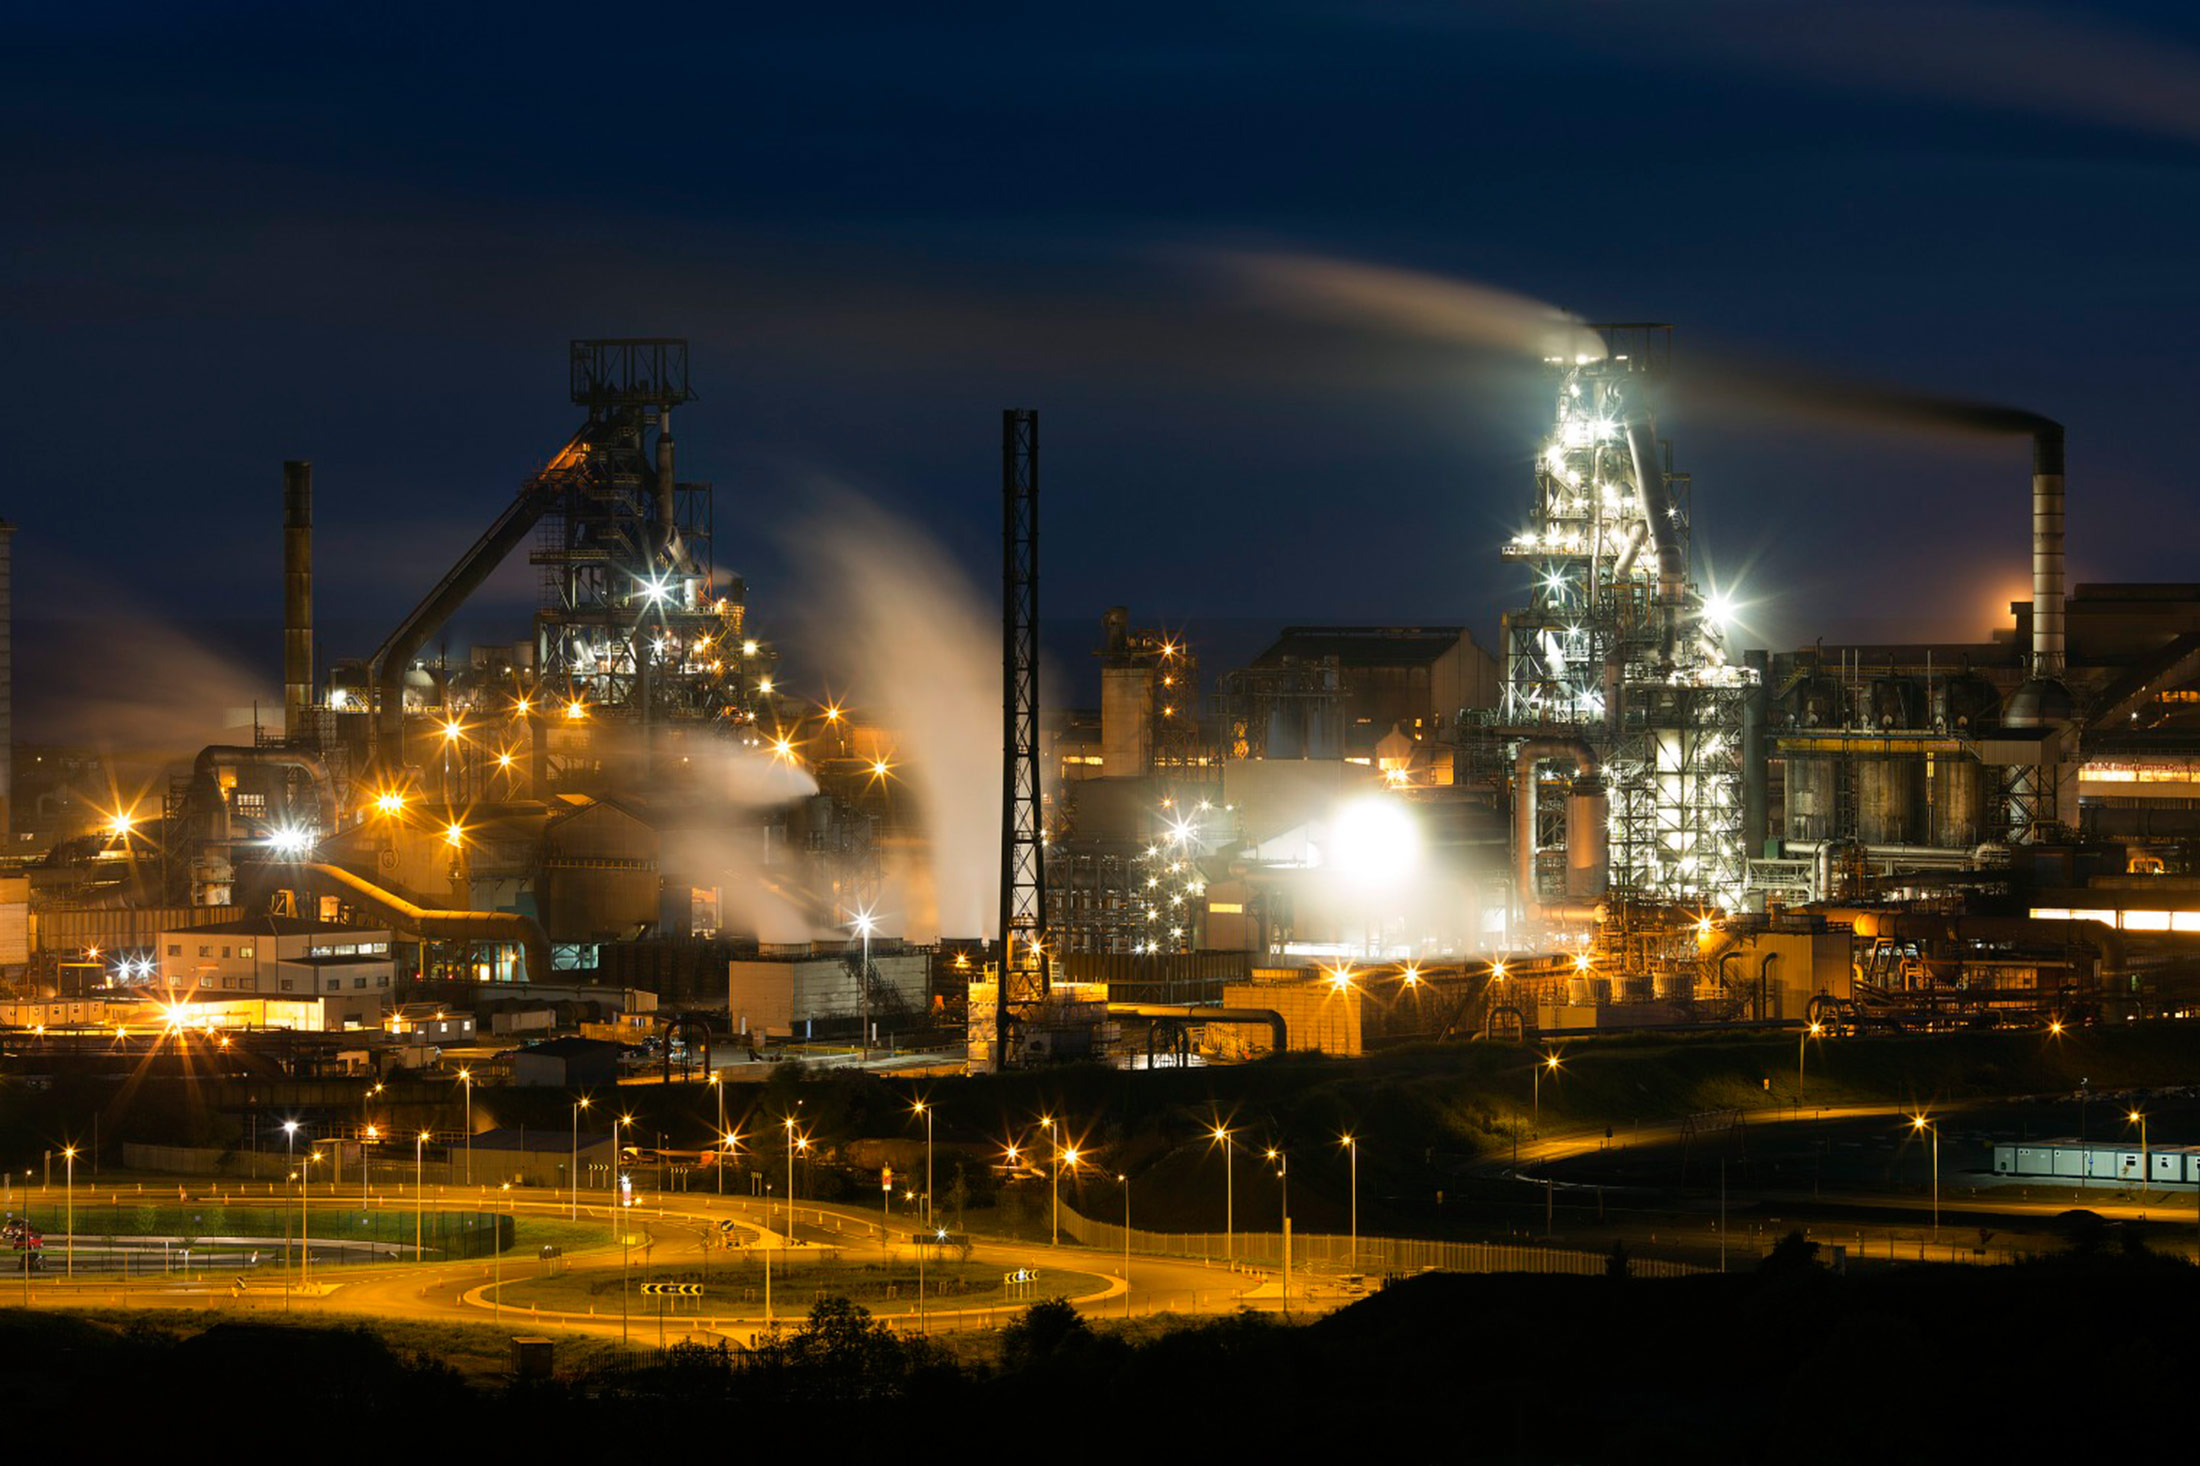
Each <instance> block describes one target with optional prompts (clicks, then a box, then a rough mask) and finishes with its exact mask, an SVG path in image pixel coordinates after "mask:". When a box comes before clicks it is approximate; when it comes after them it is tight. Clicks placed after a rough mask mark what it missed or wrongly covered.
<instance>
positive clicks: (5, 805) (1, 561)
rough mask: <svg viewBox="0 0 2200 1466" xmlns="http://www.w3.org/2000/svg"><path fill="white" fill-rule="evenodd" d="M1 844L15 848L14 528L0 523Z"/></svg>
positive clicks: (2, 520)
mask: <svg viewBox="0 0 2200 1466" xmlns="http://www.w3.org/2000/svg"><path fill="white" fill-rule="evenodd" d="M0 840H4V841H5V842H6V843H7V845H8V847H9V848H10V849H11V850H12V849H13V848H14V845H15V526H14V525H12V524H10V523H8V522H7V521H6V520H5V519H0Z"/></svg>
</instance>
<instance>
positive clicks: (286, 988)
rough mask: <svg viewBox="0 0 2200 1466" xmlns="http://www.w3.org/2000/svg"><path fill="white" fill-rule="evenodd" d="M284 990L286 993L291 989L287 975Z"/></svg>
mask: <svg viewBox="0 0 2200 1466" xmlns="http://www.w3.org/2000/svg"><path fill="white" fill-rule="evenodd" d="M283 991H284V992H286V993H287V992H289V991H290V979H289V978H287V977H286V978H284V979H283Z"/></svg>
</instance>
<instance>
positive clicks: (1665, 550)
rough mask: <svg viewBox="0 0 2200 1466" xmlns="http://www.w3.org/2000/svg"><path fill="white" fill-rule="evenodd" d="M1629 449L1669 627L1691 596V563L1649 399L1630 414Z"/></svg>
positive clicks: (1659, 598)
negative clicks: (1669, 489) (1684, 547)
mask: <svg viewBox="0 0 2200 1466" xmlns="http://www.w3.org/2000/svg"><path fill="white" fill-rule="evenodd" d="M1627 451H1628V453H1629V454H1630V455H1631V456H1632V457H1633V458H1634V461H1635V492H1636V493H1637V494H1639V495H1640V496H1641V497H1642V517H1643V519H1644V520H1646V521H1647V522H1648V523H1649V525H1650V543H1651V546H1652V548H1654V549H1655V550H1656V551H1657V555H1658V592H1657V601H1656V604H1657V605H1658V606H1659V607H1660V608H1662V610H1661V615H1662V618H1663V620H1664V622H1665V623H1666V625H1667V626H1670V624H1671V622H1672V618H1673V617H1675V616H1676V615H1678V614H1679V611H1680V605H1681V602H1683V601H1684V600H1686V599H1687V598H1688V563H1687V557H1686V556H1684V555H1683V554H1681V532H1680V526H1679V525H1677V524H1675V523H1674V522H1673V499H1672V496H1671V495H1670V494H1668V493H1667V492H1666V488H1665V465H1664V463H1663V462H1661V461H1660V456H1659V453H1658V428H1657V424H1656V422H1654V421H1653V420H1652V419H1651V416H1650V404H1649V403H1648V402H1646V401H1637V402H1636V404H1635V406H1634V408H1633V410H1632V411H1630V412H1629V413H1628V414H1627Z"/></svg>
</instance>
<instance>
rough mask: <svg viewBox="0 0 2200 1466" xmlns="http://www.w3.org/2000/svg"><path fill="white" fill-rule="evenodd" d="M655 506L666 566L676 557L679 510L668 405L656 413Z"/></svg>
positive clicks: (659, 549)
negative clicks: (675, 493)
mask: <svg viewBox="0 0 2200 1466" xmlns="http://www.w3.org/2000/svg"><path fill="white" fill-rule="evenodd" d="M655 488H656V494H655V496H654V507H655V510H656V518H657V525H656V530H657V534H656V538H657V543H656V545H655V546H654V547H653V548H655V550H656V551H657V553H658V554H659V555H661V556H663V557H664V561H665V564H666V566H667V567H669V566H670V565H671V563H672V559H673V540H674V539H675V538H676V535H677V531H676V529H675V525H676V524H677V522H678V510H677V508H676V507H675V504H676V500H675V495H674V493H673V479H672V409H671V408H669V407H668V408H666V409H664V411H662V412H660V413H659V414H658V415H657V482H656V485H655Z"/></svg>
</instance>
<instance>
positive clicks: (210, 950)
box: [199, 947, 214, 957]
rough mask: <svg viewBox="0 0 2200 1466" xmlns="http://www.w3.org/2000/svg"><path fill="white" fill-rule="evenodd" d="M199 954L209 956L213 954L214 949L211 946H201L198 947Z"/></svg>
mask: <svg viewBox="0 0 2200 1466" xmlns="http://www.w3.org/2000/svg"><path fill="white" fill-rule="evenodd" d="M199 955H200V956H201V957H211V956H213V955H214V949H213V948H212V947H201V948H199Z"/></svg>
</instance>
